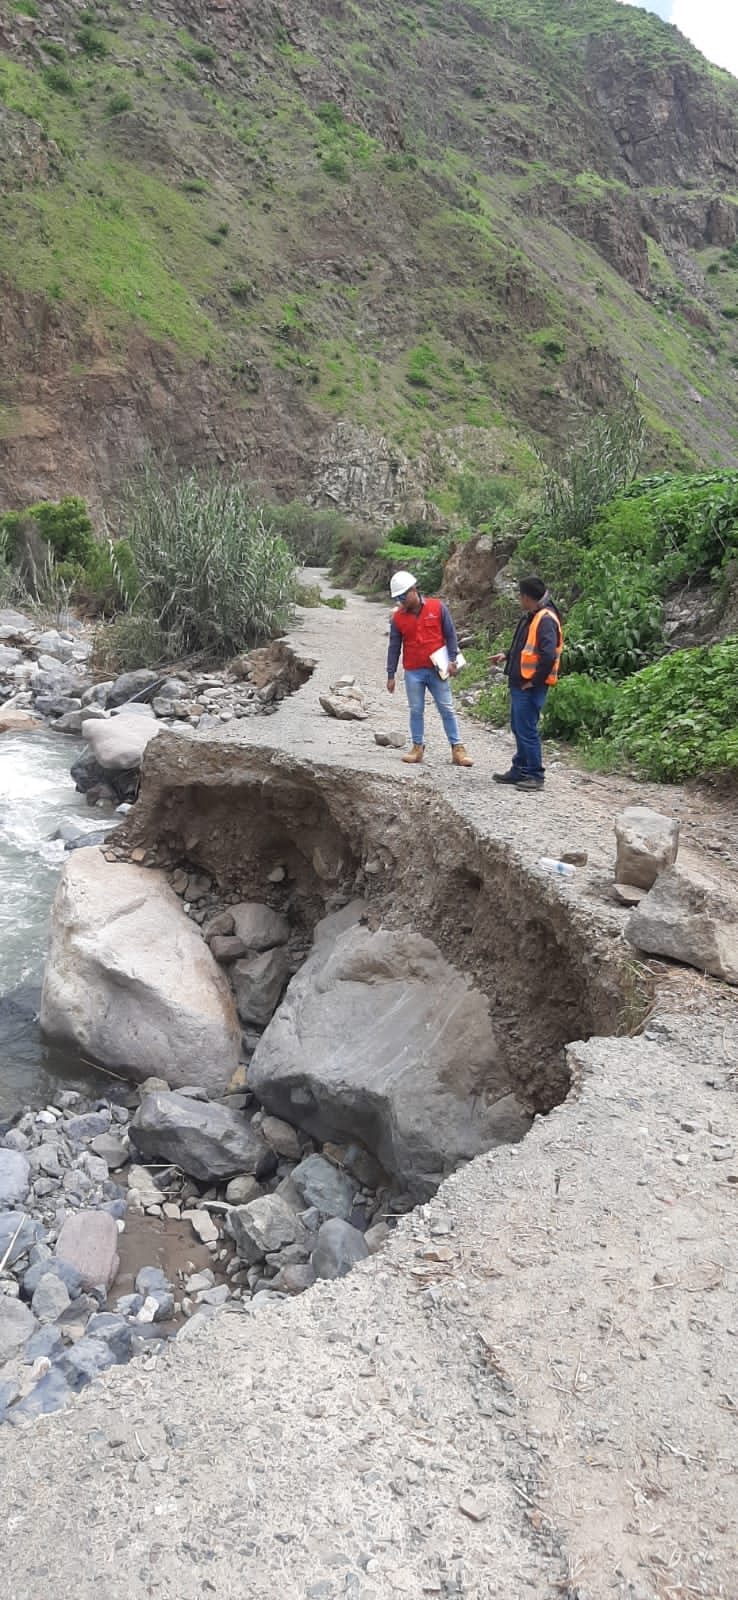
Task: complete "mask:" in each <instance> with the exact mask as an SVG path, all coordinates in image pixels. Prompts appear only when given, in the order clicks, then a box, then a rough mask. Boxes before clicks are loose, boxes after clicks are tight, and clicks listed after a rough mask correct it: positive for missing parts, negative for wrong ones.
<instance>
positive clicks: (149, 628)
mask: <svg viewBox="0 0 738 1600" xmlns="http://www.w3.org/2000/svg"><path fill="white" fill-rule="evenodd" d="M167 661H169V662H171V656H168V653H167V639H166V637H165V635H164V634H163V633H162V631H161V628H160V627H159V624H158V622H157V620H156V618H155V617H152V616H151V614H150V613H149V612H146V611H140V612H138V611H134V612H123V613H122V615H121V616H118V617H115V618H114V619H113V621H112V622H107V623H106V624H105V627H104V628H100V629H99V630H98V631H97V632H96V634H95V640H94V645H93V650H92V657H91V666H92V668H93V671H95V672H100V673H102V675H103V676H104V677H106V678H108V677H110V678H112V677H117V676H118V674H119V673H120V672H131V671H133V670H134V669H135V668H136V667H160V666H163V665H164V664H165V663H166V662H167Z"/></svg>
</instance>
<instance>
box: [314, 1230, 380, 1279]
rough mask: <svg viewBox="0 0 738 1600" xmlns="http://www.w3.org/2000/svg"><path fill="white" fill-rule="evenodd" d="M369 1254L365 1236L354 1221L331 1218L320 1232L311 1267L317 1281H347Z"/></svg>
mask: <svg viewBox="0 0 738 1600" xmlns="http://www.w3.org/2000/svg"><path fill="white" fill-rule="evenodd" d="M368 1255H369V1250H368V1248H367V1245H366V1243H365V1241H364V1235H363V1233H359V1230H358V1228H352V1227H351V1224H350V1222H344V1221H343V1220H342V1219H341V1218H340V1217H331V1218H330V1219H329V1221H328V1222H324V1223H323V1224H322V1226H321V1227H320V1228H319V1229H318V1242H317V1244H316V1246H315V1249H314V1251H313V1253H312V1255H311V1257H310V1264H311V1266H312V1268H313V1271H314V1273H315V1276H316V1278H345V1276H346V1273H347V1272H350V1271H351V1268H352V1267H355V1266H356V1263H357V1261H365V1260H366V1258H367V1256H368Z"/></svg>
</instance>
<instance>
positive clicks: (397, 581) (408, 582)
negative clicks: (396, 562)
mask: <svg viewBox="0 0 738 1600" xmlns="http://www.w3.org/2000/svg"><path fill="white" fill-rule="evenodd" d="M417 581H418V580H417V578H414V577H413V575H412V572H394V573H393V574H392V577H391V579H390V594H391V596H392V599H393V600H399V599H400V598H401V596H402V595H403V594H407V592H408V589H414V588H415V585H416V583H417Z"/></svg>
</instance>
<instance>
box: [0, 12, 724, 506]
mask: <svg viewBox="0 0 738 1600" xmlns="http://www.w3.org/2000/svg"><path fill="white" fill-rule="evenodd" d="M0 47H1V48H2V52H3V54H2V59H1V61H0V178H1V179H2V190H3V198H2V225H3V239H4V243H3V245H2V247H1V248H2V255H1V256H0V272H1V273H2V279H3V285H4V294H3V300H2V306H1V307H0V337H1V338H2V344H3V351H4V360H3V371H2V376H1V377H0V472H1V473H2V475H3V476H2V481H0V495H2V498H3V499H6V500H15V501H16V502H18V501H20V500H23V499H32V498H36V497H38V495H40V494H44V493H47V492H52V491H54V490H61V489H68V488H79V489H82V490H83V491H86V492H88V493H92V495H93V497H94V495H95V493H96V492H97V491H104V490H106V489H107V488H109V487H110V486H111V485H114V484H115V483H116V481H117V480H118V479H119V477H120V475H121V474H122V473H124V472H125V471H126V470H127V469H128V468H129V466H130V464H131V463H132V462H133V461H135V459H136V458H137V456H139V455H140V453H141V450H142V449H143V448H144V445H145V444H146V443H147V442H151V443H153V444H154V445H155V446H156V447H157V448H158V447H161V446H164V445H166V446H169V447H170V448H172V449H173V450H174V452H175V453H176V454H178V455H179V456H181V457H183V458H188V459H191V458H193V457H194V458H196V459H219V460H225V459H236V460H238V461H240V462H242V463H243V465H244V468H245V469H246V470H247V471H248V472H250V473H251V474H252V475H253V476H256V477H257V478H261V479H263V481H264V482H265V483H268V484H269V485H270V486H273V487H276V489H277V490H279V491H281V492H288V493H292V492H297V491H300V490H305V489H308V488H311V489H312V490H313V491H316V492H320V490H321V488H322V489H325V488H326V487H329V488H330V492H331V493H333V494H335V495H337V496H338V497H339V499H342V500H343V501H345V502H347V503H349V504H351V503H353V504H354V505H355V506H358V507H359V508H360V509H364V510H368V511H370V512H371V511H374V512H376V513H377V514H381V512H382V509H383V507H384V508H386V509H387V510H388V511H389V508H390V507H391V505H392V503H396V502H397V501H398V500H402V498H403V496H406V495H408V494H410V493H411V492H413V491H416V490H418V489H419V487H420V485H421V482H422V483H424V484H426V485H428V484H430V485H431V486H432V485H433V483H434V481H435V482H438V481H441V480H442V479H443V476H444V474H445V472H446V471H447V470H448V462H449V456H450V454H452V455H453V456H454V458H458V457H463V456H464V455H465V454H470V455H471V456H474V455H479V454H482V455H486V456H487V457H488V458H490V459H492V460H494V462H495V463H496V464H497V465H500V464H507V465H508V466H509V465H515V464H516V462H520V461H524V459H525V451H526V447H525V445H524V444H523V443H521V441H520V437H519V435H520V434H522V435H525V436H528V437H530V438H532V439H533V440H534V441H535V442H537V443H538V444H542V445H543V447H544V448H545V447H546V441H548V440H550V439H552V438H556V437H557V436H561V435H563V434H565V433H566V432H567V431H568V430H570V428H571V426H572V420H573V417H574V416H575V414H576V409H577V407H578V406H584V407H587V408H594V407H596V406H598V405H602V404H606V403H609V402H612V401H613V400H615V399H616V398H617V396H618V395H619V394H620V393H621V392H622V388H623V385H624V384H625V383H627V382H628V381H629V380H630V378H631V377H632V376H633V375H637V376H638V378H639V380H640V383H641V387H642V392H643V395H644V402H645V406H646V410H647V415H648V418H649V422H650V424H651V431H652V440H653V457H654V460H656V461H659V460H660V461H663V462H665V463H669V464H672V463H673V462H676V461H682V462H684V461H689V460H694V461H699V462H705V463H709V462H711V461H714V460H723V461H728V462H730V463H733V464H738V429H737V428H736V424H735V420H734V410H735V398H736V389H737V387H738V383H737V380H738V248H736V247H735V246H736V237H737V234H738V132H737V131H736V130H737V129H738V83H737V82H736V81H735V80H733V79H732V78H730V77H729V76H728V75H727V74H724V73H720V72H718V71H717V70H716V69H714V68H712V67H710V66H708V64H707V63H706V62H705V61H703V60H702V58H701V57H700V56H699V55H698V54H697V53H696V52H695V51H694V50H693V49H692V47H691V46H689V45H688V44H687V43H686V41H685V40H684V39H682V37H681V36H680V35H679V34H677V33H676V31H675V30H674V29H673V28H671V27H669V26H668V25H666V24H663V23H661V22H660V21H659V20H658V19H657V18H655V17H653V16H650V15H648V14H646V13H643V12H640V11H637V10H633V9H631V8H629V7H623V6H620V5H618V4H617V3H615V0H504V3H503V0H465V3H463V4H448V3H446V0H425V3H416V0H413V3H409V0H407V3H405V4H404V5H400V6H397V5H391V4H389V3H388V0H363V3H362V5H361V6H358V5H354V4H352V3H350V0H328V3H324V4H314V3H310V0H290V3H287V0H285V3H283V4H271V3H263V0H233V3H229V0H212V3H210V4H205V3H204V0H203V3H199V4H197V3H191V0H176V3H174V4H165V3H155V4H154V5H153V6H150V7H147V8H146V9H145V10H144V8H143V7H142V6H138V5H134V4H131V3H125V4H123V3H120V4H118V3H116V0H105V3H104V4H99V5H96V6H87V7H85V8H84V9H80V8H79V7H78V6H75V5H72V4H69V3H66V0H38V4H36V3H35V0H16V5H15V7H14V8H13V7H11V8H8V6H7V3H6V0H0ZM405 457H409V458H410V459H411V462H412V463H414V470H413V468H412V467H410V468H406V465H405Z"/></svg>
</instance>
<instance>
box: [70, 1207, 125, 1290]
mask: <svg viewBox="0 0 738 1600" xmlns="http://www.w3.org/2000/svg"><path fill="white" fill-rule="evenodd" d="M56 1254H57V1256H58V1258H59V1260H60V1261H66V1262H67V1264H68V1265H69V1266H70V1267H74V1268H75V1270H76V1271H77V1272H78V1273H79V1276H80V1279H81V1282H82V1287H83V1289H96V1288H97V1286H98V1284H103V1285H104V1287H105V1288H106V1289H109V1288H110V1285H111V1283H112V1282H113V1279H114V1278H115V1276H116V1273H117V1271H118V1267H119V1265H120V1262H119V1260H118V1228H117V1225H116V1222H115V1219H114V1217H111V1215H110V1212H109V1211H74V1212H72V1213H71V1215H70V1216H68V1217H66V1218H65V1220H64V1223H63V1226H62V1230H61V1233H60V1234H59V1238H58V1239H57V1241H56Z"/></svg>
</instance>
